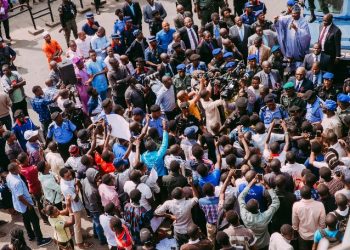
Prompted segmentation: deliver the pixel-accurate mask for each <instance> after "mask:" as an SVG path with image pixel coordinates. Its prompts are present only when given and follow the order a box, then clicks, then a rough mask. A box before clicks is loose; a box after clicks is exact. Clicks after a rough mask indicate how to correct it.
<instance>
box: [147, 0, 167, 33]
mask: <svg viewBox="0 0 350 250" xmlns="http://www.w3.org/2000/svg"><path fill="white" fill-rule="evenodd" d="M153 7H154V10H156V11H158V12H159V14H160V17H161V18H162V20H164V19H165V18H166V16H167V13H166V10H165V9H164V7H163V5H162V4H161V3H160V2H156V3H155V2H154V0H147V4H145V6H143V19H144V21H145V23H148V25H149V27H150V30H151V24H152V22H153V15H152V12H153V10H152V8H153Z"/></svg>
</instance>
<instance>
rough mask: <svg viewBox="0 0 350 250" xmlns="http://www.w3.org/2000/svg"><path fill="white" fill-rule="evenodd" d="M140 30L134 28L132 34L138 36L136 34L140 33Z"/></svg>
mask: <svg viewBox="0 0 350 250" xmlns="http://www.w3.org/2000/svg"><path fill="white" fill-rule="evenodd" d="M141 32H142V30H139V29H136V30H134V31H133V32H132V34H133V35H134V36H138V35H140V34H141Z"/></svg>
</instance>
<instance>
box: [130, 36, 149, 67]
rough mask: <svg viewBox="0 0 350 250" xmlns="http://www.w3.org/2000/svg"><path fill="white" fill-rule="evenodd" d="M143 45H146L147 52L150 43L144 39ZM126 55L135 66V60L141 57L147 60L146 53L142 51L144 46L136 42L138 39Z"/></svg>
mask: <svg viewBox="0 0 350 250" xmlns="http://www.w3.org/2000/svg"><path fill="white" fill-rule="evenodd" d="M142 43H143V44H144V48H145V50H146V49H147V47H148V43H147V41H146V39H145V38H144V39H143V40H142ZM125 55H127V56H128V57H129V59H130V61H131V62H132V63H133V65H134V66H135V60H136V59H137V58H139V57H141V58H145V51H144V50H143V49H142V45H141V44H140V43H139V42H137V41H136V39H135V40H134V41H133V42H132V43H131V45H130V47H129V48H128V49H127V50H126V52H125Z"/></svg>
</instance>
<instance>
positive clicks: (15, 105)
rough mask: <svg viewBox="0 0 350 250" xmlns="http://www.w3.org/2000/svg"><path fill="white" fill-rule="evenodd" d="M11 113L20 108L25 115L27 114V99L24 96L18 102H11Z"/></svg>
mask: <svg viewBox="0 0 350 250" xmlns="http://www.w3.org/2000/svg"><path fill="white" fill-rule="evenodd" d="M11 109H12V113H15V111H16V110H17V109H21V110H22V111H23V114H24V115H25V116H28V108H27V100H26V99H25V98H24V99H23V100H22V101H20V102H16V103H12V108H11Z"/></svg>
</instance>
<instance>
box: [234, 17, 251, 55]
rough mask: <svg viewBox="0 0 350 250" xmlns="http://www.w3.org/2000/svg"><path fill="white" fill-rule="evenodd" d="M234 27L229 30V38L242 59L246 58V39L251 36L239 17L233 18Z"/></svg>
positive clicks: (247, 26)
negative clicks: (241, 55)
mask: <svg viewBox="0 0 350 250" xmlns="http://www.w3.org/2000/svg"><path fill="white" fill-rule="evenodd" d="M235 23H236V24H235V25H234V26H232V27H231V28H230V38H231V39H232V40H233V42H234V44H235V45H236V47H237V48H238V50H239V51H240V52H241V53H242V54H243V58H247V56H248V37H250V35H251V29H250V27H249V25H246V24H243V22H242V19H241V17H239V16H237V17H236V18H235Z"/></svg>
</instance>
